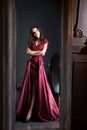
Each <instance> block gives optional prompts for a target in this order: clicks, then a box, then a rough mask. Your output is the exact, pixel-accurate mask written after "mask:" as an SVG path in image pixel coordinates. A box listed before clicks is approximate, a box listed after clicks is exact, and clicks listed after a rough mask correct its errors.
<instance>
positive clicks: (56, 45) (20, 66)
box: [16, 0, 61, 86]
mask: <svg viewBox="0 0 87 130" xmlns="http://www.w3.org/2000/svg"><path fill="white" fill-rule="evenodd" d="M60 1H61V0H55V1H54V0H51V1H50V0H16V17H17V21H16V24H17V52H16V71H17V86H21V83H22V80H23V76H24V71H25V67H26V62H27V60H28V58H29V56H28V55H26V54H25V49H26V47H27V41H28V35H29V29H30V27H31V26H33V25H38V26H39V27H40V28H41V29H42V31H43V33H44V35H45V37H46V38H47V39H48V40H49V47H48V50H47V53H46V56H45V65H46V71H48V70H49V69H48V64H49V63H50V59H51V57H52V56H53V55H54V54H55V53H60V43H61V41H60V39H61V2H60Z"/></svg>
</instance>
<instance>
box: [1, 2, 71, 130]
mask: <svg viewBox="0 0 87 130" xmlns="http://www.w3.org/2000/svg"><path fill="white" fill-rule="evenodd" d="M15 11H16V10H15V0H1V1H0V123H1V124H0V129H1V130H15V86H16V15H15V14H16V13H15ZM61 15H62V19H61V118H60V128H59V129H63V130H64V129H66V130H70V129H71V86H72V59H71V57H72V0H62V14H61Z"/></svg>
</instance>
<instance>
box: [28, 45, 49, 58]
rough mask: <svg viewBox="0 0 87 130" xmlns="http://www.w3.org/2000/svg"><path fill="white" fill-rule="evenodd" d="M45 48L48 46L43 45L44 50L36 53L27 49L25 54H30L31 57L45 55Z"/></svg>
mask: <svg viewBox="0 0 87 130" xmlns="http://www.w3.org/2000/svg"><path fill="white" fill-rule="evenodd" d="M47 46H48V44H46V43H45V44H44V48H43V49H42V50H41V51H39V50H38V51H33V50H31V49H30V48H27V49H26V54H30V55H32V56H39V55H45V53H46V50H47Z"/></svg>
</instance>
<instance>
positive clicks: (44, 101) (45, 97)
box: [16, 39, 60, 121]
mask: <svg viewBox="0 0 87 130" xmlns="http://www.w3.org/2000/svg"><path fill="white" fill-rule="evenodd" d="M45 43H46V44H48V40H47V39H45V40H44V41H43V42H42V43H41V44H39V45H37V46H36V45H35V43H32V46H31V49H32V50H34V51H36V50H42V49H43V47H44V44H45ZM33 84H34V85H35V86H34V87H35V93H36V94H35V95H36V96H35V102H34V107H33V112H32V117H31V118H32V119H36V120H37V121H52V120H56V119H59V117H60V112H59V108H58V106H57V104H56V102H55V99H54V97H53V94H52V91H51V88H50V85H49V83H48V80H47V76H46V72H45V68H44V59H43V56H32V58H31V59H30V60H29V61H28V62H27V65H26V70H25V75H24V79H23V83H22V87H21V92H20V98H19V102H18V105H17V108H16V119H17V120H21V121H22V120H23V119H25V118H26V115H27V113H28V111H29V107H30V103H31V97H32V85H33Z"/></svg>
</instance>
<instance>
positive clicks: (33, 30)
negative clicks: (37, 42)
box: [32, 28, 40, 39]
mask: <svg viewBox="0 0 87 130" xmlns="http://www.w3.org/2000/svg"><path fill="white" fill-rule="evenodd" d="M32 33H33V35H34V36H35V37H36V38H38V39H39V38H40V31H39V30H38V29H37V28H33V29H32Z"/></svg>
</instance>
